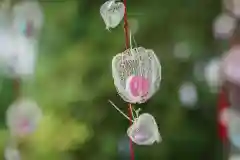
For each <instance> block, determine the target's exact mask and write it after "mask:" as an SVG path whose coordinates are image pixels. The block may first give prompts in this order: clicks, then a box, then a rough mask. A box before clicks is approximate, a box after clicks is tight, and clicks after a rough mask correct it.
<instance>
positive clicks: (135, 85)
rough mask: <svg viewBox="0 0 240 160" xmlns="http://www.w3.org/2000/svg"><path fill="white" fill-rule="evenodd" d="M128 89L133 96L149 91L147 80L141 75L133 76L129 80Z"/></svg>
mask: <svg viewBox="0 0 240 160" xmlns="http://www.w3.org/2000/svg"><path fill="white" fill-rule="evenodd" d="M129 89H130V92H131V94H132V95H133V96H134V97H138V96H145V95H146V94H147V93H148V91H149V81H148V80H147V79H146V78H144V77H142V76H133V77H132V78H131V80H130V82H129Z"/></svg>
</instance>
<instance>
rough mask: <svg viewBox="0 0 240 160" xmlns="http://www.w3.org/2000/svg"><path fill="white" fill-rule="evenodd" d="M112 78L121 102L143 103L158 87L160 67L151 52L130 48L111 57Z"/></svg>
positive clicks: (141, 48)
mask: <svg viewBox="0 0 240 160" xmlns="http://www.w3.org/2000/svg"><path fill="white" fill-rule="evenodd" d="M112 76H113V79H114V85H115V87H116V89H117V91H118V93H119V95H120V96H121V97H122V98H123V100H125V101H126V102H129V103H144V102H146V101H147V100H148V99H149V98H151V97H152V96H153V95H154V94H155V93H156V91H157V90H158V89H159V87H160V81H161V65H160V62H159V60H158V58H157V56H156V55H155V53H154V51H153V50H150V49H145V48H143V47H138V48H133V49H132V48H131V49H127V50H126V51H124V52H123V53H119V54H117V55H116V56H115V57H113V59H112Z"/></svg>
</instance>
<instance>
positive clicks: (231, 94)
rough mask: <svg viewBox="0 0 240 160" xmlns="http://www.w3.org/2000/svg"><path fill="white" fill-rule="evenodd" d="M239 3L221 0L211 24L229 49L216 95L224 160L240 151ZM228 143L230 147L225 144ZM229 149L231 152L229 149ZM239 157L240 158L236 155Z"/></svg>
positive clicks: (224, 59) (236, 0)
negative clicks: (221, 7) (219, 10)
mask: <svg viewBox="0 0 240 160" xmlns="http://www.w3.org/2000/svg"><path fill="white" fill-rule="evenodd" d="M239 18H240V1H238V0H223V13H221V14H220V15H219V16H218V17H217V19H216V21H215V23H214V33H215V37H216V38H218V39H219V38H220V39H224V40H228V41H229V42H230V49H229V51H227V52H226V53H224V55H223V57H222V62H221V66H220V75H221V81H222V82H223V88H222V90H221V93H220V95H219V104H218V115H219V118H220V123H219V133H220V136H221V140H222V142H223V145H224V149H225V150H226V151H227V152H228V153H227V154H226V156H227V157H226V158H227V159H228V157H229V152H231V155H230V159H234V158H236V154H238V155H239V152H238V153H234V152H235V151H234V150H235V149H234V150H233V148H237V150H239V149H240V127H239V126H240V101H239V97H240V63H239V62H240V32H239V31H240V25H239ZM228 140H229V142H230V144H229V143H228ZM229 149H230V150H229ZM238 158H240V157H239V156H238Z"/></svg>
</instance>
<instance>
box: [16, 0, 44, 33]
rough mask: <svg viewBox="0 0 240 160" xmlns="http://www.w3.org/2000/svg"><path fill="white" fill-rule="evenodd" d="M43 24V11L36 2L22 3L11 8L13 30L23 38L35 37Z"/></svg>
mask: <svg viewBox="0 0 240 160" xmlns="http://www.w3.org/2000/svg"><path fill="white" fill-rule="evenodd" d="M43 22H44V15H43V11H42V8H41V6H40V5H39V3H38V2H37V1H22V2H19V3H17V4H16V5H15V6H14V7H13V28H14V29H15V30H17V31H19V32H20V33H22V34H24V35H25V36H27V37H29V36H35V35H36V33H38V32H39V31H40V29H41V28H42V26H43Z"/></svg>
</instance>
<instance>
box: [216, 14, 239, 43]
mask: <svg viewBox="0 0 240 160" xmlns="http://www.w3.org/2000/svg"><path fill="white" fill-rule="evenodd" d="M236 26H237V20H236V19H235V18H233V17H231V16H229V15H227V14H225V13H223V14H220V15H219V16H218V17H217V18H216V19H215V21H214V24H213V31H214V35H215V37H216V38H223V39H225V38H229V37H230V36H232V34H233V32H234V29H235V28H236Z"/></svg>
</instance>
